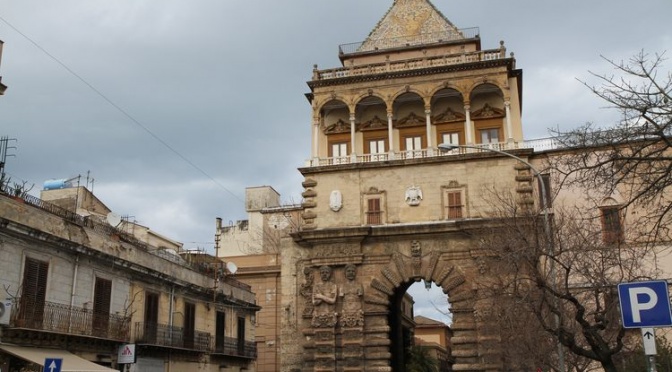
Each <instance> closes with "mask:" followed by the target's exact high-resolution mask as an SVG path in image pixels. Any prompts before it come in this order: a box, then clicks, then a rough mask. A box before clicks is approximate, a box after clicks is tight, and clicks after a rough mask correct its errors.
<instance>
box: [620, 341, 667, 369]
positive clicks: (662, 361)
mask: <svg viewBox="0 0 672 372" xmlns="http://www.w3.org/2000/svg"><path fill="white" fill-rule="evenodd" d="M656 352H657V353H658V354H657V355H656V370H657V371H658V372H672V344H670V341H668V340H667V338H665V337H656ZM617 359H618V361H617V362H616V365H617V366H618V367H619V371H627V372H648V371H649V360H648V359H649V358H648V357H647V356H646V355H644V348H643V346H642V343H641V342H639V343H638V344H637V347H635V348H634V349H632V350H630V351H623V352H621V353H620V354H619V355H618V357H617Z"/></svg>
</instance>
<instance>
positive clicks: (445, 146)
mask: <svg viewBox="0 0 672 372" xmlns="http://www.w3.org/2000/svg"><path fill="white" fill-rule="evenodd" d="M438 147H439V151H451V150H455V149H458V148H464V149H476V150H481V151H488V152H494V153H497V154H500V155H504V156H508V157H510V158H513V159H516V160H518V161H519V162H521V163H523V164H525V165H527V166H528V167H530V170H531V171H532V173H534V176H535V177H537V179H538V180H539V186H540V188H541V202H542V204H543V205H542V208H543V213H544V232H545V233H546V244H548V253H549V255H550V256H551V257H552V256H553V254H554V248H553V234H552V233H551V222H550V219H549V216H548V195H546V182H545V181H544V178H543V177H542V176H541V173H539V171H538V170H537V169H536V168H535V167H533V166H532V164H530V163H529V162H528V161H526V160H524V159H522V158H520V157H518V156H516V155H513V154H510V153H508V152H504V151H501V150H497V149H492V148H489V147H479V146H474V145H454V144H450V143H442V144H440V145H439V146H438ZM554 267H555V265H554V264H553V261H552V260H551V268H550V270H551V272H550V275H551V280H552V282H551V286H552V287H553V290H555V277H554V275H555V273H554V269H553V268H554ZM556 301H557V299H556ZM555 325H556V327H558V336H559V333H560V318H559V317H558V314H555ZM558 363H559V364H560V372H565V354H564V350H563V349H562V344H561V343H560V339H558Z"/></svg>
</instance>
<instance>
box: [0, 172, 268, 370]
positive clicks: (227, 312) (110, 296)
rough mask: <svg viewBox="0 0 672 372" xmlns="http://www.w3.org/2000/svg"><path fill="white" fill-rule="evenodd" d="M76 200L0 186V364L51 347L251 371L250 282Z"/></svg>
mask: <svg viewBox="0 0 672 372" xmlns="http://www.w3.org/2000/svg"><path fill="white" fill-rule="evenodd" d="M84 191H86V192H84ZM69 192H70V193H77V194H80V198H82V195H83V194H85V193H89V191H88V190H81V189H75V190H69ZM66 194H67V193H66ZM51 196H56V195H53V194H52V195H51ZM60 196H63V195H60ZM86 198H87V200H97V199H95V197H93V195H92V194H91V195H87V197H86ZM65 199H68V197H65ZM52 200H54V201H58V200H61V202H62V203H60V204H62V205H65V204H67V203H66V202H67V200H65V201H64V200H63V198H60V197H59V198H55V199H52ZM80 200H81V199H80ZM74 205H75V204H71V205H70V206H71V207H72V209H65V208H62V207H59V206H58V205H56V204H54V203H50V202H47V201H45V200H42V199H38V198H35V197H33V196H30V195H24V196H14V192H13V190H11V189H10V188H8V187H7V185H2V187H1V188H0V257H1V258H2V260H1V261H0V285H1V286H2V288H3V291H5V296H6V298H5V297H3V299H4V300H3V302H2V305H3V306H2V310H3V311H2V312H1V313H2V317H0V369H2V370H3V371H4V370H8V371H14V370H17V371H18V370H22V371H39V370H41V369H42V368H43V367H44V363H45V358H48V357H58V358H61V359H63V369H64V370H75V369H76V370H86V371H100V372H103V371H116V370H119V368H122V367H124V365H126V368H127V370H128V371H142V372H164V371H211V372H222V371H229V372H237V371H240V370H248V371H254V363H253V362H254V360H255V359H256V357H257V349H256V344H255V343H254V339H255V333H254V332H255V326H254V322H253V321H254V319H255V316H256V312H257V311H258V310H259V307H258V306H257V305H256V303H255V297H254V294H253V293H252V292H251V289H250V287H249V286H248V285H245V284H243V283H241V282H239V281H237V280H235V279H234V278H232V277H231V276H229V275H226V274H223V273H222V274H219V273H218V272H217V271H216V270H215V269H216V268H217V267H218V266H219V265H211V266H208V267H204V266H197V265H190V264H189V263H188V262H187V261H185V260H183V259H182V258H180V256H178V255H177V253H176V252H174V250H173V249H172V248H166V247H165V245H166V244H168V243H170V242H171V240H169V239H167V238H166V239H161V240H160V241H161V244H160V245H151V244H150V243H153V242H157V241H159V240H156V239H151V240H150V243H147V242H145V241H142V240H140V238H142V237H143V235H140V238H138V237H135V236H134V235H131V234H129V233H127V232H125V231H124V230H122V229H119V228H116V227H114V226H110V225H109V224H108V223H107V222H106V221H104V220H100V219H98V218H94V215H93V214H89V213H86V214H84V215H81V214H77V213H74ZM96 205H97V208H98V209H99V210H101V211H105V210H106V207H105V208H103V207H104V205H103V204H102V203H100V202H99V201H98V203H96ZM173 248H177V247H173ZM129 345H130V347H134V349H133V351H132V352H130V355H131V358H130V362H125V363H122V361H121V360H120V359H119V358H120V355H121V354H120V349H121V350H122V351H123V350H125V347H126V346H129ZM77 368H80V369H77ZM45 370H46V369H45Z"/></svg>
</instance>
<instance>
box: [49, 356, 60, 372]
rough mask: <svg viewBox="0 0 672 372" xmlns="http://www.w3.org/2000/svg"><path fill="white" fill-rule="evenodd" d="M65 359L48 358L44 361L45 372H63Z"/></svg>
mask: <svg viewBox="0 0 672 372" xmlns="http://www.w3.org/2000/svg"><path fill="white" fill-rule="evenodd" d="M62 365H63V359H61V358H46V359H45V360H44V372H61V366H62Z"/></svg>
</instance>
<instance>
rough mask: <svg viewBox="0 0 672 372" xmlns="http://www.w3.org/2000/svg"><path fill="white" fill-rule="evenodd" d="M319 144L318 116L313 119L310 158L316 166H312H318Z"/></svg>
mask: <svg viewBox="0 0 672 372" xmlns="http://www.w3.org/2000/svg"><path fill="white" fill-rule="evenodd" d="M319 142H320V117H319V115H318V116H314V117H313V148H312V154H311V158H312V159H313V162H316V161H317V164H313V165H319V157H320V145H319Z"/></svg>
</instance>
